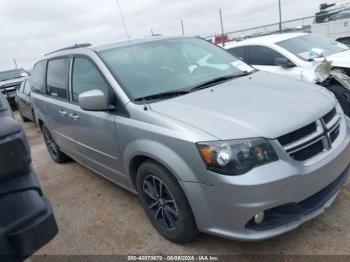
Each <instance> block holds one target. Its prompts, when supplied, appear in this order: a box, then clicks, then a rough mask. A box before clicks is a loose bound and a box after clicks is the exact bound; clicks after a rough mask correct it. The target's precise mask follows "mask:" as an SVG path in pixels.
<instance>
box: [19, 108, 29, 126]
mask: <svg viewBox="0 0 350 262" xmlns="http://www.w3.org/2000/svg"><path fill="white" fill-rule="evenodd" d="M19 116H20V117H21V119H22V121H23V122H24V123H26V122H30V119H28V118H26V117H25V116H23V115H22V113H21V111H19Z"/></svg>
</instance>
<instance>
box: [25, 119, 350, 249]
mask: <svg viewBox="0 0 350 262" xmlns="http://www.w3.org/2000/svg"><path fill="white" fill-rule="evenodd" d="M23 126H24V129H25V132H26V134H27V137H28V139H29V142H30V145H31V148H32V157H33V166H34V169H35V170H36V172H37V174H38V176H39V180H40V183H41V186H42V188H43V191H44V193H45V195H46V196H47V197H48V198H49V199H50V201H51V204H52V206H53V209H54V212H55V215H56V219H57V222H58V225H59V234H58V235H57V236H56V238H55V239H54V240H52V241H51V242H50V243H49V244H48V245H46V246H45V247H44V248H43V249H41V250H40V251H39V252H38V254H47V255H62V254H65V255H88V254H95V255H98V254H105V255H106V254H118V255H119V254H124V255H125V254H131V255H135V254H157V255H160V254H164V255H165V254H173V255H174V254H182V255H183V254H197V255H203V254H212V255H230V254H235V255H241V254H249V255H258V254H268V255H271V254H293V255H294V254H301V255H302V254H328V255H334V254H337V255H350V219H349V217H350V204H349V203H350V181H348V182H347V183H346V185H345V186H344V188H343V189H342V191H341V193H340V194H339V196H338V198H337V199H336V201H335V202H334V204H333V206H332V207H331V208H329V209H328V210H327V211H326V212H325V213H323V214H322V215H321V216H319V217H318V218H316V219H314V220H312V221H310V222H308V223H306V224H304V225H303V226H301V227H300V228H298V229H297V230H294V231H292V232H290V233H287V234H285V235H282V236H280V237H277V238H274V239H271V240H267V241H262V242H255V243H247V242H238V241H231V240H226V239H221V238H217V237H213V236H209V235H204V234H203V235H201V236H200V237H199V238H198V240H197V241H196V242H194V243H191V244H188V245H185V246H182V245H176V244H173V243H171V242H169V241H167V240H165V239H163V238H162V237H161V236H160V235H159V234H158V233H157V232H156V230H155V229H154V228H153V227H152V225H151V224H150V223H149V222H148V220H147V218H146V216H145V214H144V212H143V210H142V208H141V206H140V204H139V201H138V198H137V196H135V195H133V194H131V193H129V192H127V191H125V190H123V189H121V188H120V187H118V186H116V185H114V184H112V183H110V182H109V181H107V180H105V179H103V178H101V177H100V176H98V175H97V174H94V173H93V172H91V171H89V170H88V169H86V168H85V167H83V166H81V165H80V164H77V163H75V162H70V163H67V164H63V165H59V164H56V163H54V162H53V161H52V160H51V158H50V157H49V154H48V152H47V150H46V147H45V145H44V143H43V140H42V136H41V132H40V130H39V129H38V128H37V127H36V125H35V124H33V123H24V124H23ZM349 157H350V156H349Z"/></svg>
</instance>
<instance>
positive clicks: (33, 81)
mask: <svg viewBox="0 0 350 262" xmlns="http://www.w3.org/2000/svg"><path fill="white" fill-rule="evenodd" d="M45 73H46V61H42V62H39V63H37V64H36V65H35V66H34V69H33V72H32V75H31V77H30V85H31V86H32V88H33V91H36V92H41V93H45Z"/></svg>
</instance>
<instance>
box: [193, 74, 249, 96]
mask: <svg viewBox="0 0 350 262" xmlns="http://www.w3.org/2000/svg"><path fill="white" fill-rule="evenodd" d="M253 72H254V71H251V72H244V73H243V74H240V75H230V76H221V77H218V78H214V79H212V80H209V81H207V82H204V83H201V84H199V85H197V86H195V87H193V88H191V91H192V92H193V91H197V90H201V89H205V88H208V87H211V86H213V85H215V84H218V83H221V82H224V81H226V80H230V79H233V78H238V77H242V76H247V75H250V74H251V73H253Z"/></svg>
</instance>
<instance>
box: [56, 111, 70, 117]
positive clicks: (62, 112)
mask: <svg viewBox="0 0 350 262" xmlns="http://www.w3.org/2000/svg"><path fill="white" fill-rule="evenodd" d="M58 113H60V114H61V116H67V115H68V113H67V112H66V111H64V110H59V111H58Z"/></svg>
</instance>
